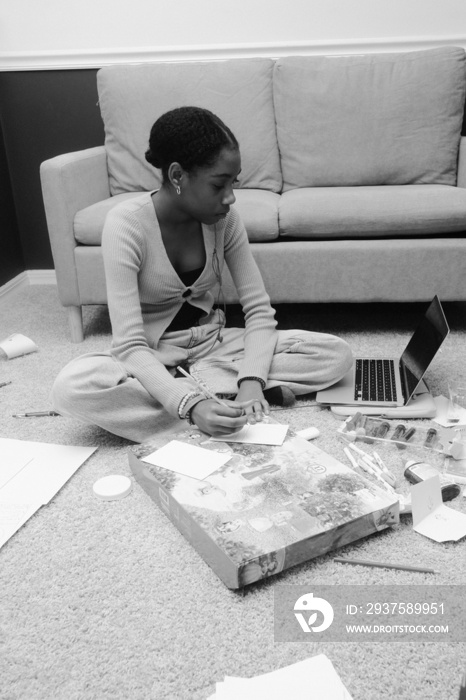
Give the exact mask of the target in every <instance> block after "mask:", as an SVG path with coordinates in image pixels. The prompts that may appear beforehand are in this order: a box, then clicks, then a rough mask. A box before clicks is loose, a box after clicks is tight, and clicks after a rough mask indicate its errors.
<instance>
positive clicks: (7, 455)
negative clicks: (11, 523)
mask: <svg viewBox="0 0 466 700" xmlns="http://www.w3.org/2000/svg"><path fill="white" fill-rule="evenodd" d="M96 449H97V447H73V446H70V445H53V444H49V443H45V442H28V441H24V440H12V439H9V438H0V474H3V473H4V474H9V473H10V474H11V471H12V469H13V468H14V467H12V466H8V465H12V464H13V465H18V464H21V463H23V466H22V468H21V469H19V470H18V471H17V473H16V475H15V476H14V478H12V479H11V478H10V480H9V481H6V482H5V479H1V481H3V482H4V485H3V486H2V487H1V488H0V500H2V501H4V502H8V503H41V504H44V503H48V502H49V501H50V499H51V498H53V496H55V494H56V493H57V491H59V490H60V489H61V487H62V486H63V485H64V484H65V483H66V482H67V481H68V479H69V478H70V477H71V476H72V475H73V474H74V473H75V471H76V470H77V469H78V468H79V467H80V466H81V465H82V464H83V463H84V462H85V461H86V459H88V458H89V457H90V456H91V455H92V454H93V453H94V452H95V451H96ZM10 460H11V461H10ZM2 465H5V466H4V467H3V466H2Z"/></svg>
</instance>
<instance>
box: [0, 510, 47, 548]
mask: <svg viewBox="0 0 466 700" xmlns="http://www.w3.org/2000/svg"><path fill="white" fill-rule="evenodd" d="M41 505H42V504H41V503H5V502H4V501H0V547H3V545H4V544H5V542H8V540H9V539H10V537H12V536H13V535H14V534H15V532H17V531H18V530H19V528H20V527H21V526H22V525H24V523H25V522H26V521H27V520H29V518H30V517H31V515H34V513H35V512H36V511H37V510H38V509H39V508H40V507H41Z"/></svg>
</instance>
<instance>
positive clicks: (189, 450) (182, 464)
mask: <svg viewBox="0 0 466 700" xmlns="http://www.w3.org/2000/svg"><path fill="white" fill-rule="evenodd" d="M230 458H231V454H225V453H223V452H214V451H213V450H205V449H204V448H203V447H198V446H197V445H187V444H186V443H184V442H181V441H180V440H171V442H169V443H167V444H166V445H164V446H163V447H161V448H160V449H159V450H156V451H155V452H151V454H150V455H147V457H144V459H143V461H144V462H148V463H149V464H154V465H155V466H157V467H163V469H169V470H170V471H172V472H176V473H177V474H183V475H184V476H190V477H192V478H193V479H200V480H202V479H206V478H207V477H208V476H209V475H210V474H212V473H213V472H215V471H217V469H220V467H223V465H224V464H226V462H228V460H229V459H230Z"/></svg>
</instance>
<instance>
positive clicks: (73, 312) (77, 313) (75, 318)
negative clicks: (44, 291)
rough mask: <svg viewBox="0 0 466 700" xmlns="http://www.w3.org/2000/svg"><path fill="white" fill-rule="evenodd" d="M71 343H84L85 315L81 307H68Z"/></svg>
mask: <svg viewBox="0 0 466 700" xmlns="http://www.w3.org/2000/svg"><path fill="white" fill-rule="evenodd" d="M68 322H69V324H70V331H71V342H72V343H82V342H83V340H84V328H83V314H82V307H81V306H68Z"/></svg>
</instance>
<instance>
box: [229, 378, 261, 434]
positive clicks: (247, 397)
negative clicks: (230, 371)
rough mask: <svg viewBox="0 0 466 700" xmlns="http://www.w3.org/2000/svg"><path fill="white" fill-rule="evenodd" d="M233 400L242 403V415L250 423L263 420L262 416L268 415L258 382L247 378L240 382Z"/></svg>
mask: <svg viewBox="0 0 466 700" xmlns="http://www.w3.org/2000/svg"><path fill="white" fill-rule="evenodd" d="M235 401H236V403H239V404H242V405H243V412H244V415H245V416H246V418H247V421H248V423H250V424H251V425H254V424H255V423H258V422H261V421H263V420H264V416H268V415H269V404H268V402H267V400H266V399H265V398H264V394H263V393H262V388H261V385H260V384H259V382H256V381H254V380H251V381H249V380H247V379H246V380H245V381H244V382H241V386H240V388H239V391H238V394H237V395H236V399H235Z"/></svg>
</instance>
